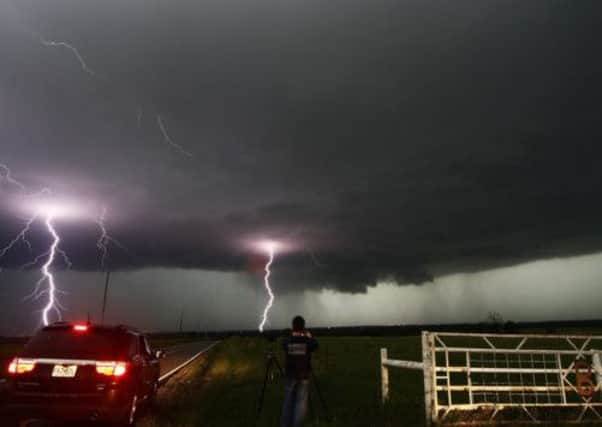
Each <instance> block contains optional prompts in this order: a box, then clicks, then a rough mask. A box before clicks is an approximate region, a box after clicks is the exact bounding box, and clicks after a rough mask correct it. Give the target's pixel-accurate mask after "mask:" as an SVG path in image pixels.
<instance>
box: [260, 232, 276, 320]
mask: <svg viewBox="0 0 602 427" xmlns="http://www.w3.org/2000/svg"><path fill="white" fill-rule="evenodd" d="M264 246H265V248H266V250H267V251H268V255H269V259H268V262H267V263H266V265H265V276H264V278H263V283H264V286H265V289H266V291H267V292H268V295H269V297H270V298H269V300H268V303H267V305H266V306H265V309H264V310H263V316H262V320H261V323H260V324H259V332H263V328H264V326H265V324H266V322H267V321H268V314H269V312H270V309H271V308H272V305H274V293H273V292H272V287H271V286H270V275H271V273H272V271H271V270H270V267H271V266H272V263H273V262H274V254H275V251H276V243H274V242H267V243H265V245H264Z"/></svg>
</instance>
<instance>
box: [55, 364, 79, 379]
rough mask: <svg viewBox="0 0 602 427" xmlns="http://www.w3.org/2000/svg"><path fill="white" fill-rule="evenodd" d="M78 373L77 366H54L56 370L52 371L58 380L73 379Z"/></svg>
mask: <svg viewBox="0 0 602 427" xmlns="http://www.w3.org/2000/svg"><path fill="white" fill-rule="evenodd" d="M76 373H77V365H71V366H63V365H54V368H53V369H52V376H53V377H57V378H73V377H75V374H76Z"/></svg>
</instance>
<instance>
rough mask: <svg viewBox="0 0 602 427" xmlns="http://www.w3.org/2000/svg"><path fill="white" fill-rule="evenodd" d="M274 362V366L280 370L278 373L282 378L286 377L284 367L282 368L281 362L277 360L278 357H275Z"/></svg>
mask: <svg viewBox="0 0 602 427" xmlns="http://www.w3.org/2000/svg"><path fill="white" fill-rule="evenodd" d="M272 360H273V361H274V364H275V365H276V367H277V368H278V372H279V373H280V376H281V377H284V371H283V370H282V366H280V362H278V359H276V356H274V358H273V359H272Z"/></svg>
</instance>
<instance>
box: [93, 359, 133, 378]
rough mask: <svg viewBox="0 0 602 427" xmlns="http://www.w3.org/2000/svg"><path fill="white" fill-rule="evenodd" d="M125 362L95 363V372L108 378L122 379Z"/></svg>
mask: <svg viewBox="0 0 602 427" xmlns="http://www.w3.org/2000/svg"><path fill="white" fill-rule="evenodd" d="M127 370H128V365H127V363H126V362H96V372H97V373H98V374H100V375H106V376H109V377H122V376H124V375H125V374H126V373H127Z"/></svg>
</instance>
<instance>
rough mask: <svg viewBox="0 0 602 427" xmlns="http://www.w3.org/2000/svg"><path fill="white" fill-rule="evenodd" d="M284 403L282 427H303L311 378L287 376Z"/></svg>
mask: <svg viewBox="0 0 602 427" xmlns="http://www.w3.org/2000/svg"><path fill="white" fill-rule="evenodd" d="M285 381H286V382H285V384H284V402H283V403H282V419H281V422H280V425H281V427H301V426H302V425H303V419H304V418H305V413H306V412H307V400H308V396H309V379H307V380H296V379H293V378H286V380H285Z"/></svg>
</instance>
